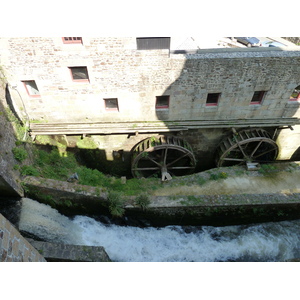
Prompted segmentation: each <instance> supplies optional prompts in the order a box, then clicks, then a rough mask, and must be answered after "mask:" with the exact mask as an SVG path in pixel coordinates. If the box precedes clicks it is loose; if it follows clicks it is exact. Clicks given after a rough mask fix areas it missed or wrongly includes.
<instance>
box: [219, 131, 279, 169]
mask: <svg viewBox="0 0 300 300" xmlns="http://www.w3.org/2000/svg"><path fill="white" fill-rule="evenodd" d="M216 153H217V154H216V163H217V166H218V167H228V166H233V165H242V164H246V163H247V162H257V163H269V162H272V161H274V160H275V159H276V158H277V155H278V146H277V144H276V142H275V141H274V140H273V139H272V138H271V136H270V134H269V133H268V132H267V131H266V130H263V129H249V130H242V131H240V132H236V133H233V134H232V135H231V136H230V137H227V138H225V139H224V140H223V141H222V142H221V143H220V144H219V146H218V148H217V152H216Z"/></svg>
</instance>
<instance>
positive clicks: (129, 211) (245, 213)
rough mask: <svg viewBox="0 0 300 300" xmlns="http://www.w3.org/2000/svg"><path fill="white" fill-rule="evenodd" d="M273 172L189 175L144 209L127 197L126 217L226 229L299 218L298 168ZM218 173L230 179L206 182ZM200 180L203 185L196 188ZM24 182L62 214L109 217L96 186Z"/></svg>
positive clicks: (286, 167)
mask: <svg viewBox="0 0 300 300" xmlns="http://www.w3.org/2000/svg"><path fill="white" fill-rule="evenodd" d="M276 168H277V172H275V173H272V172H270V173H266V174H263V172H262V171H261V172H258V171H250V174H248V173H249V172H248V173H247V172H245V173H244V175H242V174H243V168H242V167H235V168H222V169H215V170H214V171H211V170H210V171H208V172H202V173H198V174H194V175H190V176H187V177H188V179H187V180H188V181H187V182H186V185H187V187H186V186H183V185H182V182H179V183H178V184H177V185H176V184H175V185H173V186H170V187H168V184H164V187H163V188H162V189H158V190H155V191H149V199H150V204H149V205H148V206H147V207H146V208H144V209H143V208H141V207H140V206H138V205H136V204H135V200H134V198H135V197H129V199H127V200H126V201H125V203H124V210H125V213H124V217H125V219H126V218H130V219H134V220H143V221H145V224H147V223H148V224H150V225H151V226H167V225H199V226H201V225H212V226H226V225H235V224H242V223H245V224H246V223H253V222H267V221H281V220H287V219H298V218H299V217H300V184H299V183H298V181H297V178H299V177H298V176H299V174H300V169H299V164H297V163H283V164H277V165H276ZM221 171H223V173H224V174H225V172H226V174H227V175H228V178H226V179H222V180H219V181H215V180H210V179H209V176H211V174H212V172H216V174H217V173H218V172H221ZM251 172H252V173H251ZM200 177H201V178H200ZM200 179H201V180H202V181H206V182H205V183H204V184H201V185H200V184H199V182H200V181H201V180H200ZM174 180H175V181H176V180H180V179H179V178H178V179H174ZM174 180H173V181H174ZM23 182H24V184H25V186H26V190H27V195H28V197H30V198H32V199H35V200H37V201H39V202H42V203H45V204H48V205H50V206H52V207H53V208H55V209H57V210H58V211H59V212H60V213H62V214H65V215H75V214H78V213H81V214H87V215H94V216H95V215H105V214H110V211H109V205H110V204H109V203H110V202H109V197H108V194H107V193H106V192H103V191H101V189H100V188H95V187H90V186H84V185H79V184H77V183H70V182H64V181H57V180H52V179H45V178H38V177H31V176H28V177H26V178H25V179H24V180H23Z"/></svg>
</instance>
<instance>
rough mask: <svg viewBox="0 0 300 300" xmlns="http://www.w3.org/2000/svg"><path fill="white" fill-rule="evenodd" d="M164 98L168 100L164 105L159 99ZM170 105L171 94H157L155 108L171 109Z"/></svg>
mask: <svg viewBox="0 0 300 300" xmlns="http://www.w3.org/2000/svg"><path fill="white" fill-rule="evenodd" d="M162 99H164V100H167V101H166V102H167V104H163V105H161V104H159V103H158V102H159V100H162ZM169 107H170V95H161V96H156V97H155V109H156V110H160V109H169Z"/></svg>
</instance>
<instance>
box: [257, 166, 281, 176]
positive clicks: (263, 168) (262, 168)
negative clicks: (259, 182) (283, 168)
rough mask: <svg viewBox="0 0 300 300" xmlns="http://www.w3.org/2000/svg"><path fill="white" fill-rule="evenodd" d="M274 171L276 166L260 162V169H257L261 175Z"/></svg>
mask: <svg viewBox="0 0 300 300" xmlns="http://www.w3.org/2000/svg"><path fill="white" fill-rule="evenodd" d="M275 171H277V166H276V165H274V164H272V165H269V164H262V165H261V166H260V169H259V170H258V172H259V173H261V174H263V175H270V174H272V173H274V172H275Z"/></svg>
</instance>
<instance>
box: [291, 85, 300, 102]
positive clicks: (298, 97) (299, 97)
mask: <svg viewBox="0 0 300 300" xmlns="http://www.w3.org/2000/svg"><path fill="white" fill-rule="evenodd" d="M290 101H300V85H298V86H297V87H296V88H295V89H294V91H293V93H292V95H291V96H290Z"/></svg>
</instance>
